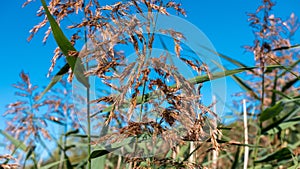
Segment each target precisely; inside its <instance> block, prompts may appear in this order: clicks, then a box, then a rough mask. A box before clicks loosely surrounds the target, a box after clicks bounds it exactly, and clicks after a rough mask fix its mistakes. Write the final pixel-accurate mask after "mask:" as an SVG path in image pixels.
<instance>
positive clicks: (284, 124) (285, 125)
mask: <svg viewBox="0 0 300 169" xmlns="http://www.w3.org/2000/svg"><path fill="white" fill-rule="evenodd" d="M299 123H300V117H296V118H292V119H289V120H287V121H284V122H282V123H280V124H279V125H277V126H274V127H273V128H270V129H268V130H266V131H264V130H263V134H269V135H272V134H276V133H278V132H279V131H282V130H285V129H287V128H290V127H292V126H295V125H297V124H299Z"/></svg>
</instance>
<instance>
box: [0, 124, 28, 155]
mask: <svg viewBox="0 0 300 169" xmlns="http://www.w3.org/2000/svg"><path fill="white" fill-rule="evenodd" d="M0 134H2V135H3V136H4V137H6V138H7V139H8V140H9V141H11V142H12V144H13V145H14V146H16V147H17V148H20V149H21V150H23V151H24V152H26V151H27V146H26V145H25V144H24V143H23V142H21V141H19V140H17V139H15V138H14V137H13V136H11V135H10V134H8V133H7V132H5V131H3V130H1V129H0Z"/></svg>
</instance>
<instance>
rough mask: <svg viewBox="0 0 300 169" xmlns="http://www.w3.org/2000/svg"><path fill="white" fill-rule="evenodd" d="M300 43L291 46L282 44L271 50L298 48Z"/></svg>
mask: <svg viewBox="0 0 300 169" xmlns="http://www.w3.org/2000/svg"><path fill="white" fill-rule="evenodd" d="M299 47H300V45H293V46H283V47H279V48H275V49H273V50H272V51H278V50H288V49H294V48H299Z"/></svg>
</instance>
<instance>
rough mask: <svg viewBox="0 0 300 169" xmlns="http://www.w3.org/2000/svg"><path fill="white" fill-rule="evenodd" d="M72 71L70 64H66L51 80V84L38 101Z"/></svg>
mask: <svg viewBox="0 0 300 169" xmlns="http://www.w3.org/2000/svg"><path fill="white" fill-rule="evenodd" d="M69 69H70V66H69V65H68V64H65V66H64V67H62V68H61V69H60V71H59V72H58V73H56V75H55V76H54V77H53V78H52V79H51V82H50V83H49V84H48V86H47V87H46V89H45V90H44V91H43V92H42V93H41V94H40V95H39V96H38V98H37V100H40V99H41V98H42V97H43V96H44V95H45V94H46V93H47V92H48V91H49V90H50V89H51V88H52V87H53V86H54V85H55V84H56V83H57V82H59V81H60V80H61V79H62V77H63V75H64V74H66V73H68V71H69Z"/></svg>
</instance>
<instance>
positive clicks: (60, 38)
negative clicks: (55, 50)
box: [39, 0, 89, 98]
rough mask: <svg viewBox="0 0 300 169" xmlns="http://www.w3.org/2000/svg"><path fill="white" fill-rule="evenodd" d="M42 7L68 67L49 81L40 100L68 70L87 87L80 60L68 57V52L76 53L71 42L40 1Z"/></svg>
mask: <svg viewBox="0 0 300 169" xmlns="http://www.w3.org/2000/svg"><path fill="white" fill-rule="evenodd" d="M41 2H42V6H43V8H44V10H45V13H46V16H47V18H48V20H49V23H50V26H51V29H52V33H53V36H54V39H55V41H56V43H57V45H58V47H59V48H60V50H61V52H62V53H63V54H64V55H65V56H66V60H67V62H68V66H67V65H65V66H64V67H63V68H62V69H61V70H60V71H59V73H57V74H56V75H55V76H54V78H53V79H52V80H51V82H50V84H49V85H48V87H47V88H46V89H45V90H44V91H43V93H42V94H41V96H40V97H39V98H41V97H42V96H43V95H44V94H45V93H46V92H47V91H48V90H50V89H51V88H52V87H53V86H54V85H55V84H56V83H57V82H58V81H59V80H60V79H61V78H62V75H64V74H65V73H67V72H68V70H69V68H71V69H72V71H73V73H74V74H75V76H76V78H77V79H78V81H79V82H81V83H82V84H83V85H84V86H85V87H87V88H88V87H89V82H88V78H87V77H85V76H84V71H85V68H84V66H83V64H82V62H81V60H80V59H78V57H76V56H70V55H69V52H77V51H76V49H75V48H74V47H73V45H72V44H71V42H70V41H69V40H68V38H67V37H66V36H65V35H64V33H63V31H62V30H61V29H60V27H59V25H58V24H57V22H56V21H55V19H54V17H53V16H52V15H51V13H50V11H49V9H48V8H47V5H46V2H45V0H41ZM75 68H76V69H75Z"/></svg>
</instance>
